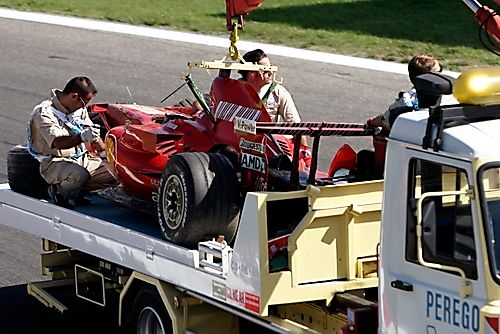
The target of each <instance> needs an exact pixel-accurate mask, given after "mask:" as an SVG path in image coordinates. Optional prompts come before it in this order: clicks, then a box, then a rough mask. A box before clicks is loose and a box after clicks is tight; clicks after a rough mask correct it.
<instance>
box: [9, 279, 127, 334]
mask: <svg viewBox="0 0 500 334" xmlns="http://www.w3.org/2000/svg"><path fill="white" fill-rule="evenodd" d="M73 293H74V292H73V291H72V290H71V291H67V290H66V291H64V292H57V293H54V295H57V297H58V298H59V299H60V300H61V301H63V302H64V303H65V305H66V306H68V308H69V309H68V311H67V312H66V313H65V314H62V315H61V314H60V313H59V312H58V311H55V310H53V309H49V308H47V307H45V306H43V305H42V304H41V303H40V302H38V301H37V300H36V299H35V298H33V297H31V296H29V295H28V294H27V292H26V285H24V284H23V285H14V286H8V287H2V288H0V333H2V334H28V333H52V334H63V333H64V334H66V333H73V334H80V333H81V334H84V333H86V334H87V333H107V334H113V333H119V327H118V326H117V325H116V323H117V319H118V318H117V314H115V312H114V311H112V309H111V308H110V307H106V308H102V307H100V306H97V305H94V304H91V303H88V302H86V301H84V300H82V299H79V298H77V297H75V296H74V294H73Z"/></svg>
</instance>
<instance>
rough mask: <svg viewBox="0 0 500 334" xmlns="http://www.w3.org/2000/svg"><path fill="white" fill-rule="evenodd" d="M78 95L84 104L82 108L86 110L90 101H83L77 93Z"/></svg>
mask: <svg viewBox="0 0 500 334" xmlns="http://www.w3.org/2000/svg"><path fill="white" fill-rule="evenodd" d="M77 95H78V98H79V99H80V101H81V102H82V105H83V106H82V108H86V107H87V104H89V102H90V100H88V101H85V100H84V99H82V97H81V96H80V94H78V93H77Z"/></svg>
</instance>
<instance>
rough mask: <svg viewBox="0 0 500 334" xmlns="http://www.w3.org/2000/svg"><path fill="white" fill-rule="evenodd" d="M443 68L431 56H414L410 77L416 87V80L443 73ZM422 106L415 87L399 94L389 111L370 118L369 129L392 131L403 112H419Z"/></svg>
mask: <svg viewBox="0 0 500 334" xmlns="http://www.w3.org/2000/svg"><path fill="white" fill-rule="evenodd" d="M441 71H442V68H441V66H440V65H439V62H438V60H437V59H436V58H435V57H433V56H430V55H417V56H414V57H413V58H412V59H411V60H410V62H409V63H408V77H409V79H410V81H411V83H412V84H413V86H415V82H414V81H415V78H416V77H417V76H419V75H421V74H424V73H429V72H430V73H438V72H441ZM420 107H428V106H425V105H424V106H420V105H419V101H418V97H417V91H416V89H415V87H412V88H411V89H410V90H408V91H406V92H399V94H398V97H397V98H396V100H395V101H394V102H393V103H392V104H391V105H390V106H389V107H388V108H387V110H386V111H385V112H384V113H382V114H380V115H377V116H375V117H372V118H370V119H369V120H368V121H367V122H366V124H367V125H368V126H369V127H372V128H373V127H381V128H383V129H385V130H390V128H391V126H392V124H393V123H394V121H395V119H396V117H397V116H398V115H399V114H400V113H402V112H408V111H412V110H418V109H419V108H420Z"/></svg>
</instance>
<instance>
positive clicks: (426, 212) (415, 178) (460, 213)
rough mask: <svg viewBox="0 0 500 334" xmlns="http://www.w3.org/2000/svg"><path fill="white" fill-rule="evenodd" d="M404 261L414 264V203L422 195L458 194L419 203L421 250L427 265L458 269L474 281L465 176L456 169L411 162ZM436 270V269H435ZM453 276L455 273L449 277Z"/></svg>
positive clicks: (415, 239)
mask: <svg viewBox="0 0 500 334" xmlns="http://www.w3.org/2000/svg"><path fill="white" fill-rule="evenodd" d="M408 181H409V182H408V184H409V187H408V190H409V194H408V208H407V224H406V228H407V232H408V233H406V238H407V239H406V260H408V261H411V262H415V263H419V262H418V260H417V235H416V233H415V230H416V224H417V203H418V200H419V198H420V197H421V196H422V195H423V194H429V193H431V192H433V193H434V192H452V191H455V192H457V191H459V192H462V193H461V194H458V195H457V194H453V195H450V194H444V195H432V196H429V197H427V198H426V199H425V200H424V201H423V203H422V225H423V236H422V248H423V258H424V260H425V261H427V262H432V263H439V264H443V265H448V266H455V267H459V268H462V269H463V270H464V271H465V273H466V275H467V277H469V278H472V279H475V278H477V268H476V249H475V244H474V233H473V225H472V213H471V203H470V201H471V199H470V197H469V196H468V195H466V194H464V192H466V191H467V190H468V189H469V182H468V179H467V174H466V172H465V171H464V170H461V169H458V168H456V167H452V166H447V165H442V164H437V163H435V162H430V161H426V160H421V159H412V160H411V162H410V173H409V180H408ZM436 270H437V269H436ZM451 274H454V275H455V274H456V273H451Z"/></svg>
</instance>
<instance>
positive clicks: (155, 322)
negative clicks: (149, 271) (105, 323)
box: [131, 287, 173, 334]
mask: <svg viewBox="0 0 500 334" xmlns="http://www.w3.org/2000/svg"><path fill="white" fill-rule="evenodd" d="M132 316H133V318H132V319H133V327H132V330H131V332H132V333H136V334H167V333H172V332H173V331H172V321H171V320H170V317H169V316H168V312H167V309H166V308H165V306H164V305H163V302H162V300H161V299H160V297H159V296H158V293H157V292H156V289H154V288H150V287H145V288H142V289H141V290H140V291H139V293H138V294H137V297H136V298H135V301H134V305H133V314H132Z"/></svg>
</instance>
